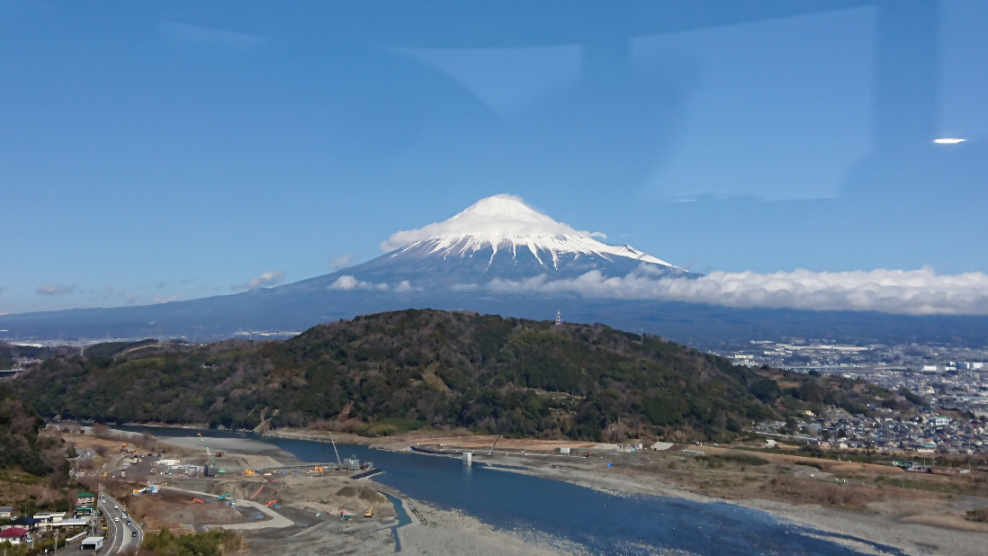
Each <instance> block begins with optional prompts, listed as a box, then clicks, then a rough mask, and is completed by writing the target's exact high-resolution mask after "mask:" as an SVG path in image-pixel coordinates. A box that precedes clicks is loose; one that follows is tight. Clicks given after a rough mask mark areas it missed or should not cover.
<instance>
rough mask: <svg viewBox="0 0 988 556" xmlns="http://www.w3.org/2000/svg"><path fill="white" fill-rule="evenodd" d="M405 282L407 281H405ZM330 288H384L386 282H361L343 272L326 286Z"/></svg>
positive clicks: (346, 289) (386, 286)
mask: <svg viewBox="0 0 988 556" xmlns="http://www.w3.org/2000/svg"><path fill="white" fill-rule="evenodd" d="M405 283H407V281H405ZM327 288H329V289H331V290H343V291H350V290H382V291H383V290H386V289H388V285H387V284H374V283H372V282H362V281H360V280H357V279H356V278H354V277H353V276H350V275H349V274H345V275H343V276H340V277H339V278H337V279H336V281H335V282H333V283H332V284H330V285H329V286H327Z"/></svg>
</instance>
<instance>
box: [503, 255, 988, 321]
mask: <svg viewBox="0 0 988 556" xmlns="http://www.w3.org/2000/svg"><path fill="white" fill-rule="evenodd" d="M653 272H654V271H653V270H652V268H651V267H649V266H646V265H642V266H641V267H640V268H639V269H638V270H636V271H634V272H632V273H630V274H628V275H627V276H624V277H612V278H608V277H605V276H604V275H602V274H601V273H600V272H598V271H591V272H588V273H586V274H584V275H582V276H580V277H578V278H574V279H569V280H551V281H550V280H548V279H547V278H546V276H545V275H540V276H536V277H533V278H528V279H525V280H519V281H511V280H503V279H494V280H492V281H491V282H489V283H488V284H487V285H486V289H487V290H489V291H492V292H497V293H563V292H568V293H577V294H580V295H583V296H584V297H597V298H615V299H661V300H667V301H685V302H690V303H710V304H715V305H724V306H728V307H745V308H747V307H771V308H787V309H807V310H821V311H878V312H883V313H893V314H908V315H988V275H986V274H984V273H981V272H970V273H966V274H957V275H939V274H937V273H936V272H935V271H934V269H932V268H930V267H925V268H923V269H920V270H885V269H879V270H872V271H854V272H811V271H809V270H802V269H800V270H796V271H793V272H775V273H771V274H760V273H757V272H712V273H710V274H708V275H706V276H703V277H700V278H697V279H690V278H670V277H657V276H655V275H654V274H653Z"/></svg>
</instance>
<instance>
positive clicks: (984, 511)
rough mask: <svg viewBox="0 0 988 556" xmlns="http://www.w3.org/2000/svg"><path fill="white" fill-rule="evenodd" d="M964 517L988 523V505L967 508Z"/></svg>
mask: <svg viewBox="0 0 988 556" xmlns="http://www.w3.org/2000/svg"><path fill="white" fill-rule="evenodd" d="M964 519H966V520H968V521H974V522H976V523H988V507H985V508H978V509H975V510H968V511H967V513H966V514H965V515H964Z"/></svg>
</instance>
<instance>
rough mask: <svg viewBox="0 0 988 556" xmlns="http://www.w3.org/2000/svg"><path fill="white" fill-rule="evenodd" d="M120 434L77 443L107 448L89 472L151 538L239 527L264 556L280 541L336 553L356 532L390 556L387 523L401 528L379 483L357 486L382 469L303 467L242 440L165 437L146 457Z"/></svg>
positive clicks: (350, 463) (348, 463)
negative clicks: (114, 438) (165, 532)
mask: <svg viewBox="0 0 988 556" xmlns="http://www.w3.org/2000/svg"><path fill="white" fill-rule="evenodd" d="M122 438H126V436H120V437H119V438H118V440H117V441H116V442H114V441H112V440H107V439H91V438H87V437H85V436H81V435H80V436H79V437H78V438H77V439H75V440H76V442H77V444H78V445H80V446H82V445H86V444H88V443H93V444H94V445H96V444H98V445H101V446H103V448H102V449H100V450H99V451H100V452H103V453H104V454H105V455H103V456H99V457H98V458H97V461H96V462H94V463H95V464H96V465H94V469H93V470H92V473H91V474H88V476H89V477H91V480H94V481H95V482H99V483H102V484H104V485H105V486H106V487H107V491H108V492H109V493H110V494H112V495H113V496H114V497H116V498H117V499H118V500H120V501H121V503H122V504H124V505H126V508H127V509H128V511H129V512H130V514H131V515H132V516H133V517H134V518H135V519H136V520H138V523H140V524H141V525H142V527H143V528H144V529H145V530H146V531H148V532H149V533H155V532H157V531H160V530H162V529H169V530H170V531H172V532H173V533H176V534H182V533H192V532H203V531H209V530H214V529H230V530H236V531H238V532H240V533H242V534H243V535H244V536H245V538H247V539H248V540H249V543H248V544H249V546H250V547H251V548H252V549H253V548H254V547H256V548H257V553H264V554H267V553H270V550H268V548H270V547H273V546H282V547H283V546H285V543H286V542H290V543H292V544H295V543H296V542H297V543H300V544H306V543H307V545H311V546H317V545H319V543H323V544H325V546H323V548H324V549H330V550H336V549H339V548H341V547H340V546H338V545H337V544H336V543H338V542H342V540H341V539H350V540H351V541H352V539H353V535H355V534H356V535H358V536H360V537H362V538H363V540H362V541H361V542H362V543H368V542H369V543H370V544H369V545H368V547H374V546H377V548H379V549H381V550H383V551H384V552H391V551H394V546H395V543H396V542H397V541H396V538H397V537H396V535H395V534H394V533H393V531H392V530H391V529H389V527H393V526H396V525H397V523H398V520H397V519H396V517H397V514H396V512H395V509H394V506H393V505H392V503H391V502H390V501H389V500H388V498H387V497H386V496H385V494H383V493H382V492H380V491H379V490H378V489H379V488H381V487H380V486H379V485H375V484H374V483H372V482H370V481H364V480H361V479H364V478H367V477H368V476H370V475H373V474H375V473H377V472H379V470H377V469H374V468H373V467H372V465H371V464H370V463H369V462H360V461H357V460H356V458H352V457H351V458H340V457H338V456H337V461H335V462H324V463H322V462H301V461H298V460H297V459H296V458H294V457H293V456H291V455H290V454H288V453H286V452H281V451H279V450H272V449H271V446H269V445H263V444H262V443H257V444H258V445H260V447H263V448H264V449H261V450H258V449H257V448H258V447H259V446H254V445H252V444H251V442H252V441H250V440H240V439H236V440H235V443H236V444H238V445H239V446H240V447H245V446H246V447H247V448H248V450H244V451H242V452H233V451H231V450H230V449H229V448H230V447H231V446H230V445H231V444H233V442H231V439H215V438H210V439H206V438H202V437H198V436H197V437H187V438H170V439H168V441H169V444H167V445H163V446H156V447H155V449H156V450H160V451H152V452H147V451H142V450H138V449H136V447H135V446H134V445H133V444H132V443H128V442H124V441H121V440H120V439H122ZM213 442H215V443H216V444H217V446H215V447H214V446H210V444H211V443H213ZM106 448H109V449H106ZM247 451H250V452H251V453H244V452H247ZM334 533H341V534H344V535H343V536H341V535H338V534H334ZM300 535H301V537H300ZM290 537H291V538H292V540H289V538H290ZM364 537H365V538H364ZM303 539H308V540H305V541H303ZM315 539H321V540H320V541H319V542H316V541H315ZM375 539H376V540H375ZM313 543H315V544H313ZM265 547H268V548H265ZM379 552H380V551H377V552H375V553H379Z"/></svg>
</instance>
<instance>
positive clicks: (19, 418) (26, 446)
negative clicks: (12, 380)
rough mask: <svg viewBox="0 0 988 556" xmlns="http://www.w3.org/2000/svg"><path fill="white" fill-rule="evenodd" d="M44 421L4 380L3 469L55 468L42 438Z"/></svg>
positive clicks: (0, 397) (0, 405)
mask: <svg viewBox="0 0 988 556" xmlns="http://www.w3.org/2000/svg"><path fill="white" fill-rule="evenodd" d="M44 425H45V422H44V420H43V419H42V418H41V416H40V415H38V414H37V413H35V411H34V410H32V409H31V408H30V407H28V406H27V405H25V404H24V403H22V402H21V401H20V400H18V399H17V398H16V397H15V396H14V394H12V393H11V392H10V390H7V388H6V387H4V386H3V385H2V384H0V470H5V469H20V470H21V471H24V472H25V473H29V474H31V475H45V474H47V473H50V472H51V471H52V466H51V464H50V463H49V462H47V461H45V458H44V457H43V455H42V451H43V449H44V446H43V444H44V443H43V442H42V441H41V439H39V438H38V431H39V430H41V428H42V427H44Z"/></svg>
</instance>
